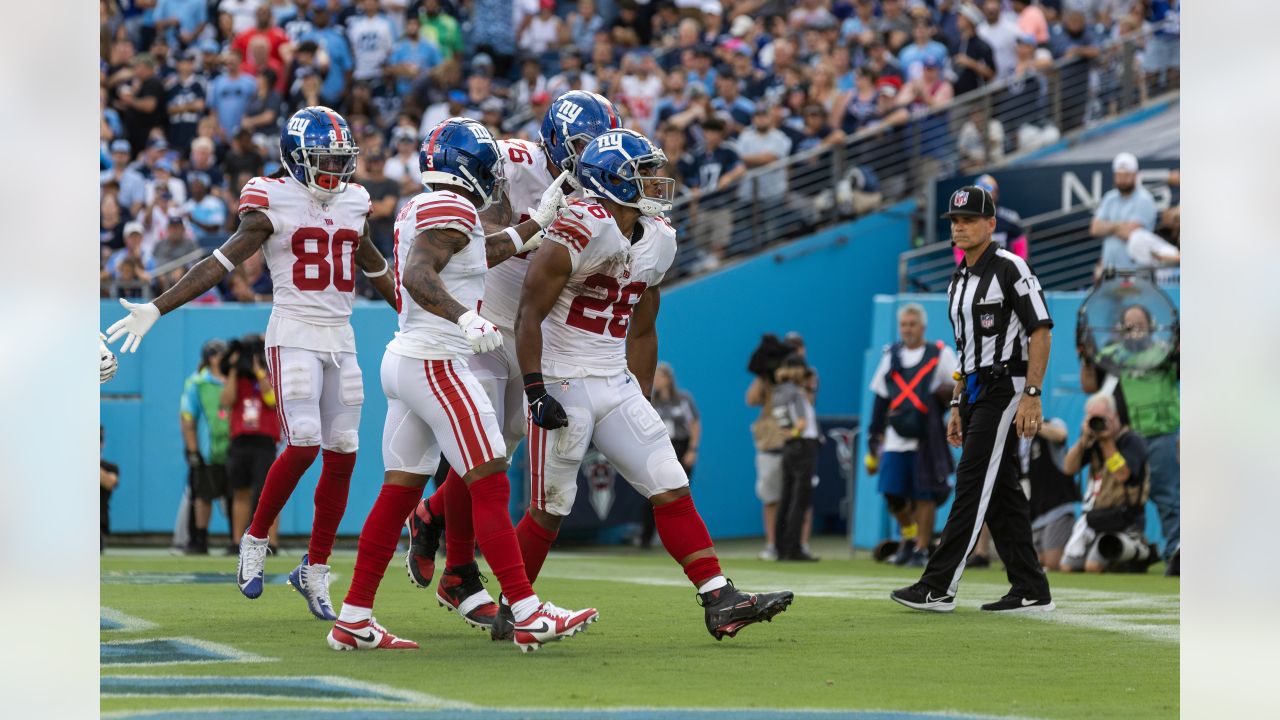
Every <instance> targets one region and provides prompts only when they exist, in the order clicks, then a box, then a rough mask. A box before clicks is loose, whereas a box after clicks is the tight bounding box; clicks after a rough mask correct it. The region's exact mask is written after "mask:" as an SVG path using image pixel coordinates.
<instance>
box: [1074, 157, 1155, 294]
mask: <svg viewBox="0 0 1280 720" xmlns="http://www.w3.org/2000/svg"><path fill="white" fill-rule="evenodd" d="M1111 175H1112V181H1113V183H1114V185H1115V187H1113V188H1112V189H1110V190H1108V191H1107V192H1106V193H1105V194H1104V195H1103V196H1102V201H1101V202H1100V203H1098V207H1097V209H1096V210H1094V212H1093V222H1091V223H1090V224H1089V234H1090V235H1093V236H1094V237H1101V238H1103V240H1102V259H1101V260H1100V261H1099V268H1100V269H1105V268H1115V269H1117V270H1130V269H1133V268H1134V267H1136V266H1137V264H1136V263H1135V262H1134V261H1133V259H1132V258H1131V257H1129V252H1128V247H1127V242H1128V240H1129V235H1130V234H1131V233H1132V232H1133V231H1134V230H1137V229H1144V230H1148V231H1151V230H1155V227H1156V201H1155V198H1154V197H1153V196H1152V195H1151V192H1150V191H1149V190H1147V189H1146V188H1144V187H1142V185H1140V184H1139V183H1138V158H1136V157H1134V155H1133V154H1132V153H1127V152H1124V153H1120V154H1119V155H1116V157H1115V159H1114V160H1112V161H1111Z"/></svg>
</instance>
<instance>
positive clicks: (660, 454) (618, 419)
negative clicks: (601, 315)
mask: <svg viewBox="0 0 1280 720" xmlns="http://www.w3.org/2000/svg"><path fill="white" fill-rule="evenodd" d="M546 382H547V392H548V393H550V394H551V396H552V397H554V398H555V399H556V400H558V401H559V402H560V404H561V405H563V406H564V409H565V413H566V414H567V415H568V416H569V425H568V426H567V427H562V428H559V429H557V430H544V429H543V428H541V427H538V426H537V425H534V424H533V422H532V421H530V422H529V469H530V488H529V498H530V505H531V506H532V507H536V508H538V509H540V510H543V511H545V512H547V513H549V514H551V515H556V516H559V517H564V516H566V515H568V514H569V511H570V510H572V509H573V500H574V498H575V497H576V496H577V493H578V466H579V465H581V464H582V458H583V456H584V455H586V452H587V448H588V447H589V446H590V445H591V444H592V443H594V444H595V446H596V449H597V450H599V451H600V452H601V453H602V454H603V455H604V456H605V458H607V459H608V460H609V462H610V463H612V464H613V466H614V467H615V468H617V470H618V472H619V473H621V474H622V476H623V477H624V478H626V479H627V482H629V483H631V486H632V487H634V488H635V489H636V491H637V492H639V493H640V494H641V495H643V496H644V497H646V498H649V497H652V496H654V495H657V494H658V493H663V492H667V491H669V490H676V489H678V488H682V487H685V486H687V485H688V484H689V476H688V475H686V474H685V472H684V468H683V467H681V466H680V461H679V460H677V459H676V451H675V448H674V447H672V445H671V436H670V435H668V434H667V426H666V424H664V423H663V422H662V418H661V417H659V416H658V412H657V411H656V410H654V409H653V406H652V405H650V404H649V401H648V400H645V399H644V395H643V394H641V392H640V383H638V382H637V381H636V379H635V378H634V377H632V376H631V374H630V373H620V374H618V375H614V376H612V377H585V378H571V379H568V380H559V379H551V378H548V379H547V381H546Z"/></svg>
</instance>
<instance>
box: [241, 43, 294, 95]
mask: <svg viewBox="0 0 1280 720" xmlns="http://www.w3.org/2000/svg"><path fill="white" fill-rule="evenodd" d="M240 69H241V70H243V71H244V74H245V75H249V76H252V77H255V78H256V77H257V76H258V75H261V74H266V75H267V86H268V87H270V88H272V89H274V90H275V91H276V92H279V93H281V94H282V95H283V94H284V92H285V90H286V89H287V87H286V85H287V83H286V81H287V78H286V77H285V70H284V65H283V64H282V63H281V62H280V61H279V60H277V59H275V58H273V57H271V45H270V43H268V42H267V40H266V39H265V38H261V37H256V38H254V39H253V40H251V41H249V55H248V57H246V58H245V59H244V62H242V63H241V64H240Z"/></svg>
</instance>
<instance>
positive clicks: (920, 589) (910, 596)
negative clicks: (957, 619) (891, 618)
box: [889, 582, 956, 613]
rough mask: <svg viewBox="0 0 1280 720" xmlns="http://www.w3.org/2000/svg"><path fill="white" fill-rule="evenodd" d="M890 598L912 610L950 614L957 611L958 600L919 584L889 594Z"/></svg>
mask: <svg viewBox="0 0 1280 720" xmlns="http://www.w3.org/2000/svg"><path fill="white" fill-rule="evenodd" d="M889 598H890V599H891V600H893V601H894V602H896V603H898V604H899V605H905V606H907V607H909V608H911V609H912V610H926V611H928V612H940V613H948V612H951V611H952V610H955V609H956V598H955V596H954V595H948V594H946V593H945V592H934V590H933V588H931V587H929V586H928V585H925V584H924V583H922V582H918V583H916V584H914V585H908V586H907V587H904V588H898V589H897V590H894V591H893V592H891V593H889Z"/></svg>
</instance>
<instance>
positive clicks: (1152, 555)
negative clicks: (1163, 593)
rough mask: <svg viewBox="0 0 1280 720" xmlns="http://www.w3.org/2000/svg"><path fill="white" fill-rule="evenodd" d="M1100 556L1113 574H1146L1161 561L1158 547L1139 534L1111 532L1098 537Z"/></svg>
mask: <svg viewBox="0 0 1280 720" xmlns="http://www.w3.org/2000/svg"><path fill="white" fill-rule="evenodd" d="M1098 554H1099V555H1101V556H1102V559H1103V560H1106V561H1107V563H1108V568H1109V571H1111V572H1135V573H1145V572H1146V571H1147V568H1149V567H1151V566H1152V565H1154V564H1156V563H1157V562H1159V561H1160V554H1159V553H1158V552H1156V546H1155V545H1152V544H1151V543H1149V542H1147V540H1146V538H1144V537H1143V536H1142V535H1141V534H1139V533H1134V532H1111V533H1102V534H1100V535H1098Z"/></svg>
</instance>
